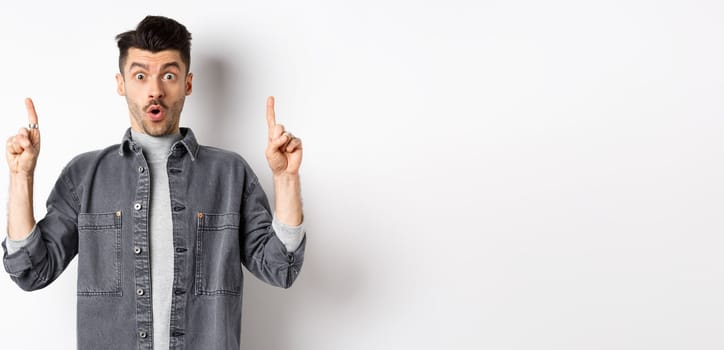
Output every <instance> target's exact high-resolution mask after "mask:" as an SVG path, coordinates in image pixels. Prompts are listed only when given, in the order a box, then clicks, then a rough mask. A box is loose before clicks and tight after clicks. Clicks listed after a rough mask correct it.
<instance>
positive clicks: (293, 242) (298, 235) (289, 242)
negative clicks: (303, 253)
mask: <svg viewBox="0 0 724 350" xmlns="http://www.w3.org/2000/svg"><path fill="white" fill-rule="evenodd" d="M272 228H273V229H274V232H275V233H276V235H277V237H278V238H279V240H280V241H282V243H283V244H284V247H285V248H287V252H289V253H292V252H294V251H295V250H297V248H299V245H300V244H302V240H303V239H304V235H305V234H306V231H305V230H304V222H302V223H301V224H299V226H289V225H285V224H283V223H281V222H279V220H277V218H276V216H275V217H274V219H273V220H272Z"/></svg>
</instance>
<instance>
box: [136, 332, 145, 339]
mask: <svg viewBox="0 0 724 350" xmlns="http://www.w3.org/2000/svg"><path fill="white" fill-rule="evenodd" d="M138 336H139V337H141V338H145V337H146V332H144V331H140V332H138Z"/></svg>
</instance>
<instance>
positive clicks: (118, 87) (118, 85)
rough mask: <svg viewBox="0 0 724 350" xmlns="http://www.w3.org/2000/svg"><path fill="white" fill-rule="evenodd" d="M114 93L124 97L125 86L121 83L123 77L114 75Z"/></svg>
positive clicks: (119, 74) (117, 74) (118, 74)
mask: <svg viewBox="0 0 724 350" xmlns="http://www.w3.org/2000/svg"><path fill="white" fill-rule="evenodd" d="M116 92H118V95H119V96H126V86H125V85H124V83H123V75H121V73H116Z"/></svg>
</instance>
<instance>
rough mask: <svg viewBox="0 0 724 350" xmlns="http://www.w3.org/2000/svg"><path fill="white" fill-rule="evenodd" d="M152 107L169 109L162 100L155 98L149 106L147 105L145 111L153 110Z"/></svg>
mask: <svg viewBox="0 0 724 350" xmlns="http://www.w3.org/2000/svg"><path fill="white" fill-rule="evenodd" d="M151 106H161V107H163V108H164V109H168V107H167V106H166V104H165V103H163V102H162V101H161V100H157V99H155V98H154V99H153V100H151V102H149V103H148V105H146V108H144V110H148V109H149V108H151Z"/></svg>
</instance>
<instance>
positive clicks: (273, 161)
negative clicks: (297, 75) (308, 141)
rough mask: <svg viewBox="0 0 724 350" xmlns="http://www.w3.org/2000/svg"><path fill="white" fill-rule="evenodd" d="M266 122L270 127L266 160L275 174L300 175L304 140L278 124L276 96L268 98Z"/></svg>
mask: <svg viewBox="0 0 724 350" xmlns="http://www.w3.org/2000/svg"><path fill="white" fill-rule="evenodd" d="M266 122H267V125H268V127H269V144H268V145H267V147H266V160H267V162H269V168H271V171H272V174H273V175H274V176H279V175H294V176H296V175H299V167H300V165H301V164H302V140H300V139H299V138H298V137H295V136H294V135H292V134H291V133H290V132H288V131H285V130H284V125H281V124H277V122H276V115H275V114H274V97H273V96H269V97H267V99H266Z"/></svg>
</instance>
